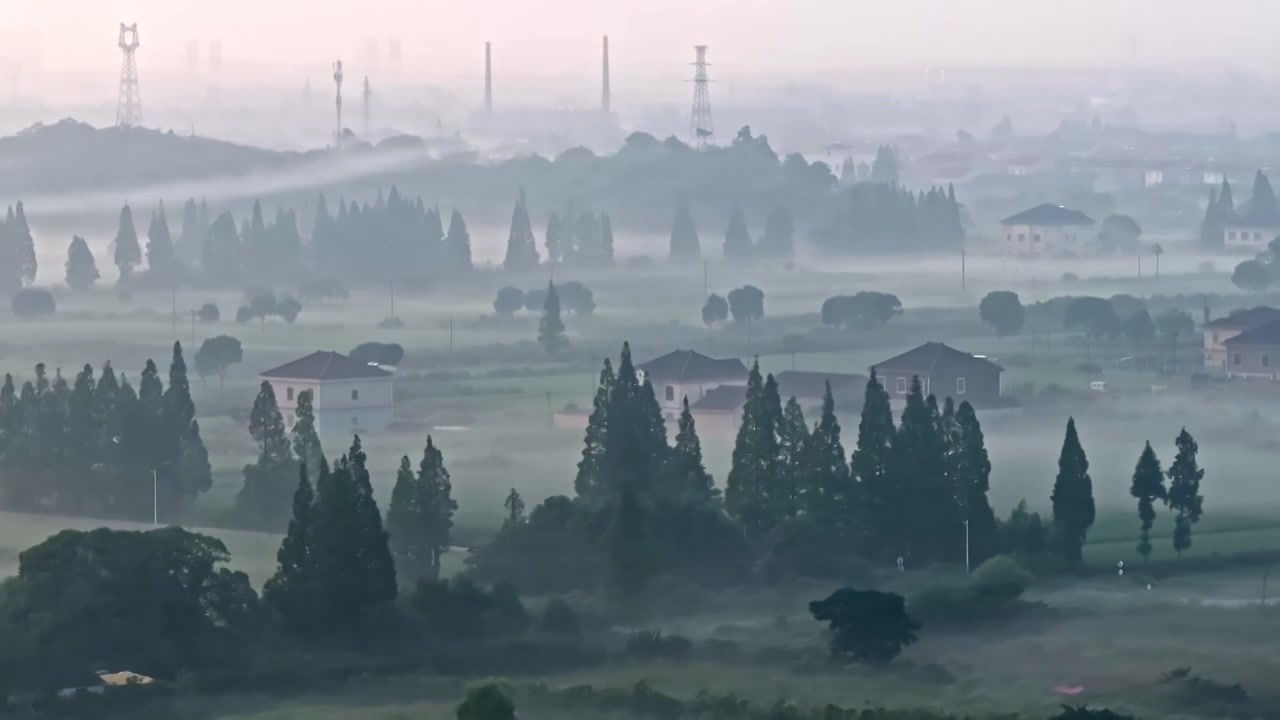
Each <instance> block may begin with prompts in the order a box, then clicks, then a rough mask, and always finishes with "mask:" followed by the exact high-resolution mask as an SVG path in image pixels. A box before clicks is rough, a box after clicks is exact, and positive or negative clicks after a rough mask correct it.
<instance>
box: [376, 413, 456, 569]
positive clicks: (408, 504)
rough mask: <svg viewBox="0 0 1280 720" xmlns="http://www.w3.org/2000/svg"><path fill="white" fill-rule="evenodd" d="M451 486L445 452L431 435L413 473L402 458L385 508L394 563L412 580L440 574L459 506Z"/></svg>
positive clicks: (406, 460)
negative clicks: (438, 446) (454, 517)
mask: <svg viewBox="0 0 1280 720" xmlns="http://www.w3.org/2000/svg"><path fill="white" fill-rule="evenodd" d="M452 490H453V485H452V483H451V481H450V478H449V471H448V470H446V469H445V466H444V456H443V455H442V454H441V452H440V450H439V448H437V447H436V446H435V443H434V442H433V441H432V439H431V437H430V436H427V447H426V449H425V450H424V451H423V456H422V462H421V463H420V464H419V466H418V475H417V476H416V477H415V476H414V475H413V471H412V470H411V469H410V468H409V458H408V457H403V458H401V460H400V470H399V471H398V472H397V473H396V485H395V489H394V490H393V491H392V493H391V505H390V507H389V508H388V509H387V531H388V532H389V534H390V536H391V553H392V555H393V556H394V557H395V559H396V567H397V568H398V570H399V571H400V573H401V574H402V575H406V576H407V577H408V578H409V579H412V580H413V581H415V582H416V580H418V579H423V578H425V579H428V580H435V579H436V578H438V577H439V576H440V558H441V557H442V556H443V555H444V553H445V551H447V550H448V549H449V538H450V530H451V528H452V527H453V513H454V511H455V510H457V509H458V503H457V502H455V501H454V500H453V495H452Z"/></svg>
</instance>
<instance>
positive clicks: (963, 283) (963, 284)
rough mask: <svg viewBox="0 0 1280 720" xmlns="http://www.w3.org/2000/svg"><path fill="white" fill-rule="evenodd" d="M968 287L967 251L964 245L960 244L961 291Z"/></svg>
mask: <svg viewBox="0 0 1280 720" xmlns="http://www.w3.org/2000/svg"><path fill="white" fill-rule="evenodd" d="M967 289H968V282H967V272H966V268H965V252H964V245H961V246H960V292H965V291H966V290H967Z"/></svg>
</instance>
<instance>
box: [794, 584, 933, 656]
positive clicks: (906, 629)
mask: <svg viewBox="0 0 1280 720" xmlns="http://www.w3.org/2000/svg"><path fill="white" fill-rule="evenodd" d="M809 613H810V614H811V615H813V619H814V620H817V621H819V622H825V623H827V624H828V625H830V627H831V654H832V655H833V656H834V657H838V658H842V659H850V660H858V661H862V662H867V663H872V664H877V665H882V664H885V663H888V662H889V661H891V660H893V659H894V658H895V657H897V656H898V654H899V653H901V652H902V649H903V648H905V647H907V646H908V645H911V644H912V643H914V642H915V641H916V640H917V639H918V638H917V635H916V633H917V631H919V630H920V624H919V623H917V622H916V621H915V620H913V619H912V618H911V616H910V615H908V614H907V604H906V600H905V599H904V598H903V597H902V596H901V595H899V594H897V593H891V592H880V591H879V590H855V589H853V588H849V587H845V588H840V589H839V590H836V591H835V592H833V593H831V595H829V596H827V598H826V599H824V600H815V601H813V602H811V603H809Z"/></svg>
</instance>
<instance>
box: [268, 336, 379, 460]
mask: <svg viewBox="0 0 1280 720" xmlns="http://www.w3.org/2000/svg"><path fill="white" fill-rule="evenodd" d="M258 377H259V378H261V379H262V380H264V381H266V382H269V383H271V389H272V390H273V391H274V392H275V394H276V403H277V404H278V405H279V406H280V412H281V414H283V415H284V418H285V423H286V425H288V427H289V429H292V428H293V425H294V423H295V422H297V419H298V418H297V409H298V396H299V395H301V394H302V393H303V392H304V391H308V390H309V391H311V405H312V407H313V408H314V409H315V415H316V427H317V432H319V433H320V434H321V435H322V436H323V435H331V436H338V435H339V434H341V435H349V434H350V433H352V432H359V431H364V432H368V431H371V430H381V429H385V428H386V427H387V426H388V425H390V424H391V421H392V420H393V418H394V405H395V403H394V400H393V398H392V382H393V380H394V378H395V374H394V373H392V372H391V371H389V370H386V369H384V368H382V367H379V366H377V365H370V364H366V363H362V362H360V361H358V360H352V359H351V358H349V357H347V356H346V355H343V354H342V353H337V352H333V351H332V350H320V351H317V352H314V353H311V354H310V355H307V356H306V357H301V358H298V359H297V360H294V361H292V362H287V363H285V364H284V365H281V366H279V367H274V368H271V369H270V370H266V371H264V372H262V373H260V374H259V375H258ZM348 439H349V438H348Z"/></svg>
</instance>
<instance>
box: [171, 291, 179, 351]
mask: <svg viewBox="0 0 1280 720" xmlns="http://www.w3.org/2000/svg"><path fill="white" fill-rule="evenodd" d="M169 320H170V324H171V325H172V326H173V339H174V340H177V339H178V285H177V284H176V283H175V284H173V285H170V286H169Z"/></svg>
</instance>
